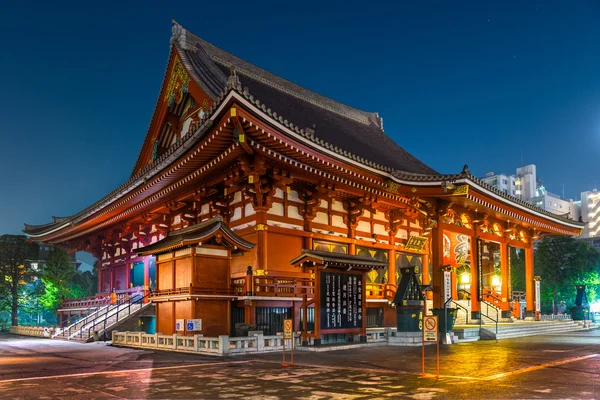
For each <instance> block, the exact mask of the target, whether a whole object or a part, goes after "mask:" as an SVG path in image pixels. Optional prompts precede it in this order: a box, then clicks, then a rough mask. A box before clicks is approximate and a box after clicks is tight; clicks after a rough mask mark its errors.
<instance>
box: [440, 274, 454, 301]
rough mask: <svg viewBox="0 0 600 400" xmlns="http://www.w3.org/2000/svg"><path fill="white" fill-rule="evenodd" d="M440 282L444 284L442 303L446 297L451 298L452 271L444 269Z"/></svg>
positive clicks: (446, 299)
mask: <svg viewBox="0 0 600 400" xmlns="http://www.w3.org/2000/svg"><path fill="white" fill-rule="evenodd" d="M442 284H443V285H444V289H443V291H444V299H443V300H444V303H445V302H446V301H448V299H451V298H452V273H451V272H450V271H444V278H443V280H442Z"/></svg>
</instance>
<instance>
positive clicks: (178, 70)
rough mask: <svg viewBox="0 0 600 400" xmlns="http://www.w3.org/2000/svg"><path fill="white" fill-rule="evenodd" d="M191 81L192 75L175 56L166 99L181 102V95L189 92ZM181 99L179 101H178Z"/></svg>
mask: <svg viewBox="0 0 600 400" xmlns="http://www.w3.org/2000/svg"><path fill="white" fill-rule="evenodd" d="M189 83H190V76H189V75H188V73H187V71H186V70H185V67H184V66H183V64H181V61H180V60H179V58H178V57H175V61H174V62H173V69H172V70H171V76H170V78H169V84H168V86H167V91H166V93H165V98H164V101H171V100H173V101H175V102H176V103H177V104H179V103H180V102H181V96H182V95H183V93H184V92H187V88H188V85H189ZM177 100H179V101H177Z"/></svg>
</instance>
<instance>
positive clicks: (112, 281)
mask: <svg viewBox="0 0 600 400" xmlns="http://www.w3.org/2000/svg"><path fill="white" fill-rule="evenodd" d="M113 289H115V268H114V266H112V265H111V266H110V287H109V288H108V293H112V291H113Z"/></svg>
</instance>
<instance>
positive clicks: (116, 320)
mask: <svg viewBox="0 0 600 400" xmlns="http://www.w3.org/2000/svg"><path fill="white" fill-rule="evenodd" d="M151 306H152V304H151V303H144V302H143V301H140V300H137V301H135V302H130V301H126V302H123V303H120V304H111V305H108V306H104V307H101V308H99V309H98V310H97V311H95V312H93V313H91V314H90V315H88V316H86V317H82V318H81V319H79V320H77V321H76V322H75V323H73V324H71V325H70V326H67V327H65V328H64V329H59V330H57V331H56V332H55V334H54V336H53V339H62V340H74V341H78V342H84V343H86V342H93V341H94V340H98V339H100V338H102V337H103V335H107V336H108V333H109V332H111V331H112V330H114V329H115V328H117V327H118V326H119V325H121V324H123V323H125V322H127V321H128V320H131V319H132V318H134V317H136V316H138V315H140V314H141V313H142V312H143V311H144V310H146V309H149V308H151Z"/></svg>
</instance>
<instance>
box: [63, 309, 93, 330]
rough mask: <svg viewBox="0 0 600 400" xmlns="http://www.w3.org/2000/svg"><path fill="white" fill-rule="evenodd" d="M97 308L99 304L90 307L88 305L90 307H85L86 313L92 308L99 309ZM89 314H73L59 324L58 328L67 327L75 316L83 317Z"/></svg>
mask: <svg viewBox="0 0 600 400" xmlns="http://www.w3.org/2000/svg"><path fill="white" fill-rule="evenodd" d="M97 308H99V307H98V306H90V307H88V308H86V309H85V311H84V313H87V312H88V311H90V310H92V309H97ZM87 315H88V314H86V315H85V316H81V315H73V316H71V317H69V318H67V319H66V320H65V321H63V322H62V323H61V324H60V325H59V326H58V328H66V327H67V325H68V323H69V321H72V320H73V319H75V318H79V319H83V318H85V317H87Z"/></svg>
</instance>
